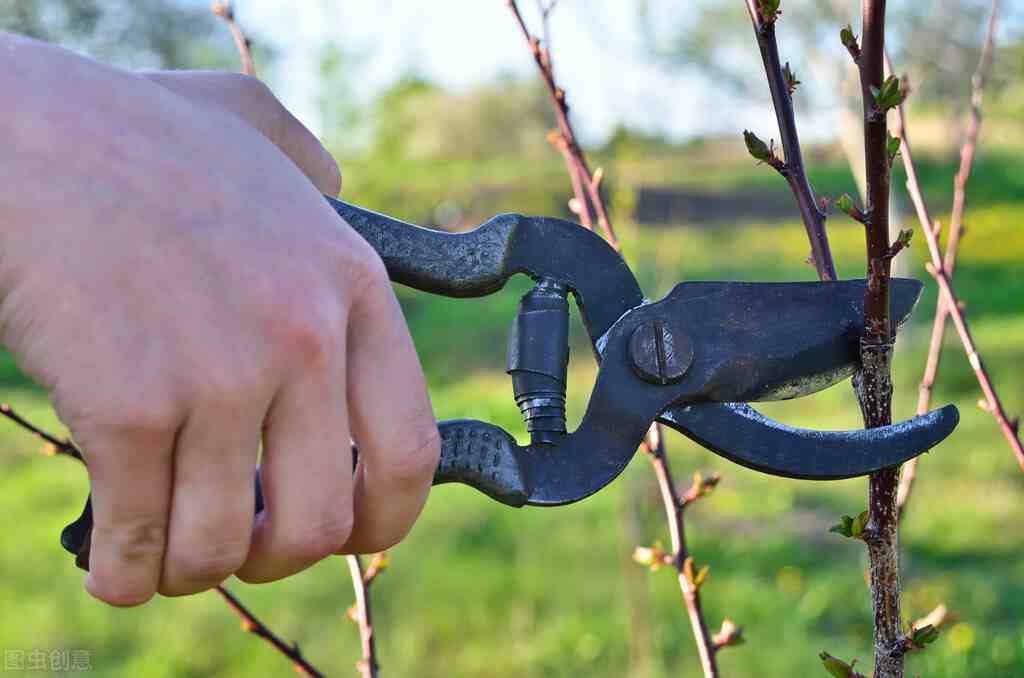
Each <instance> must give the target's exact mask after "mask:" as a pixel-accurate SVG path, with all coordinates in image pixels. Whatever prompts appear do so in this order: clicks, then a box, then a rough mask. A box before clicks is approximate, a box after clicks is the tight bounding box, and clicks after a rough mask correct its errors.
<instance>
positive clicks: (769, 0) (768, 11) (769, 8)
mask: <svg viewBox="0 0 1024 678" xmlns="http://www.w3.org/2000/svg"><path fill="white" fill-rule="evenodd" d="M780 4H782V3H781V0H757V8H758V9H759V10H760V11H761V17H762V18H763V19H764V20H765V22H766V23H769V24H773V23H775V20H776V19H777V18H779V15H780V14H782V12H781V11H780V10H779V5H780Z"/></svg>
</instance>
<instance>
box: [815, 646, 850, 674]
mask: <svg viewBox="0 0 1024 678" xmlns="http://www.w3.org/2000/svg"><path fill="white" fill-rule="evenodd" d="M818 656H819V657H820V658H821V663H822V665H824V667H825V670H826V671H828V672H829V674H830V675H833V676H835V678H852V677H853V676H857V675H860V674H858V673H857V672H855V671H854V670H853V665H854V664H856V663H857V660H854V661H853V663H850V664H847V663H846V662H844V661H843V660H842V659H838V658H836V657H833V656H832V655H830V654H829V653H828V652H821V653H819V654H818Z"/></svg>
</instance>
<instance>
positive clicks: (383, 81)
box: [193, 0, 820, 142]
mask: <svg viewBox="0 0 1024 678" xmlns="http://www.w3.org/2000/svg"><path fill="white" fill-rule="evenodd" d="M193 1H198V0H193ZM520 5H521V7H522V9H523V11H524V14H525V15H526V16H527V20H528V22H529V23H530V24H531V27H532V29H533V30H534V32H539V31H540V28H541V23H540V21H539V15H538V14H537V11H536V4H535V2H534V0H521V2H520ZM235 7H236V13H237V16H238V18H239V21H240V22H241V23H242V24H243V26H245V27H248V29H249V30H250V31H251V32H252V33H253V35H254V37H256V38H257V39H260V40H263V41H266V42H269V43H271V44H272V45H273V46H274V47H275V48H276V49H277V50H278V61H277V63H276V65H275V68H274V69H273V71H272V72H271V73H265V74H264V75H265V77H267V78H268V80H269V81H270V83H271V86H272V87H273V88H274V89H275V91H276V92H277V94H278V96H279V97H280V98H281V99H282V100H283V101H284V102H285V104H286V105H288V107H289V108H291V109H292V110H293V111H295V112H296V114H297V115H298V116H299V117H300V118H301V119H302V120H303V122H305V123H306V124H307V125H308V126H310V127H311V128H312V129H313V130H314V131H319V129H320V121H319V116H318V113H317V103H316V102H317V100H318V97H319V96H320V95H321V91H320V86H319V83H318V82H317V69H318V54H319V53H320V50H321V48H322V47H323V45H324V44H325V42H326V41H328V40H332V39H333V40H335V41H337V42H338V43H339V44H341V45H343V46H344V47H345V48H346V49H348V50H355V51H356V52H357V53H359V54H360V55H361V56H362V61H363V63H362V64H361V65H360V66H359V68H358V76H359V78H360V82H359V83H358V85H357V88H358V90H359V91H360V92H362V93H364V94H365V95H366V96H367V97H369V96H372V94H373V93H375V92H377V91H380V89H381V88H383V87H385V86H387V85H388V84H389V83H391V82H393V81H394V80H395V79H396V78H398V77H400V76H402V75H405V74H409V73H415V74H418V75H422V76H426V77H427V78H429V79H431V80H433V81H435V82H438V83H440V84H441V85H443V86H445V87H448V88H451V89H455V90H459V89H464V88H468V87H471V86H473V85H474V84H475V83H480V82H484V81H487V80H491V79H493V78H494V77H496V76H498V75H500V74H509V73H511V74H514V75H517V76H521V77H537V71H536V66H535V64H534V63H533V61H532V58H531V56H530V53H529V51H528V49H527V47H526V44H525V43H524V41H523V38H522V35H521V34H520V32H519V31H518V28H517V26H516V24H515V22H514V21H513V19H512V16H511V13H510V12H509V10H508V8H507V7H506V4H505V2H504V0H429V1H427V2H424V1H421V0H294V1H293V2H280V0H235ZM635 11H636V10H635V3H632V2H623V1H622V0H561V3H560V4H559V6H558V8H557V9H556V10H555V12H553V13H552V16H551V21H550V28H551V43H552V45H553V52H554V60H555V65H556V72H557V76H558V78H559V81H560V83H561V84H562V86H563V87H564V89H565V90H566V91H567V92H568V93H569V102H570V105H571V106H572V107H573V109H574V111H575V115H574V124H575V125H576V126H577V129H578V132H579V133H580V136H581V137H582V139H583V141H584V142H600V141H601V140H603V139H605V138H607V136H608V135H609V134H610V133H611V131H612V130H613V129H614V128H615V126H616V125H617V124H619V123H625V124H627V125H629V126H631V127H633V128H637V129H641V130H645V131H653V132H661V133H665V134H667V135H669V136H671V137H674V138H686V137H689V136H693V135H697V134H708V133H711V134H737V135H738V134H739V133H740V131H741V130H742V129H744V128H745V127H751V128H754V129H762V130H764V133H765V134H767V135H769V136H770V135H771V134H772V132H774V127H773V125H774V119H773V117H772V113H771V109H770V104H769V103H768V99H767V92H765V94H764V97H763V98H762V99H760V100H755V102H756V105H751V103H752V102H751V100H750V99H749V98H747V99H745V100H741V99H739V98H737V97H736V96H734V95H730V94H727V93H722V92H719V91H715V90H714V89H713V88H712V86H711V84H710V83H709V82H707V80H706V79H705V78H702V77H700V75H699V73H696V72H692V71H687V70H686V69H684V68H679V67H677V68H675V69H668V68H665V67H663V66H659V65H655V64H653V63H651V62H650V60H649V59H647V58H645V57H644V50H643V49H642V46H641V45H640V43H639V40H640V39H641V31H640V29H639V26H638V23H639V22H638V19H637V17H636V15H635ZM751 43H753V40H751ZM756 55H757V52H756V50H755V49H754V48H753V44H752V48H751V56H752V58H754V59H756V58H757V57H756ZM758 66H759V64H758ZM766 89H767V87H766ZM766 116H767V117H766ZM817 126H820V122H819V121H816V120H803V121H802V129H803V131H804V134H805V135H813V134H814V131H813V129H814V127H817Z"/></svg>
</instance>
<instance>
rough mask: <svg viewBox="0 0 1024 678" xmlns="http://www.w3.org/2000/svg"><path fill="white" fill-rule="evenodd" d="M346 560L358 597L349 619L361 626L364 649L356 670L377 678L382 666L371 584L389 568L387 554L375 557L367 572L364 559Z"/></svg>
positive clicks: (365, 677)
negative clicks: (375, 635)
mask: <svg viewBox="0 0 1024 678" xmlns="http://www.w3.org/2000/svg"><path fill="white" fill-rule="evenodd" d="M345 560H347V561H348V569H349V572H350V573H351V575H352V588H353V590H354V591H355V595H356V602H355V604H354V605H353V606H352V608H350V610H349V617H350V618H351V619H352V620H353V621H354V622H355V623H356V624H358V625H359V639H360V641H361V643H362V647H363V657H362V659H360V660H359V661H358V662H357V663H356V668H357V669H359V675H361V676H362V677H363V678H377V676H378V675H379V672H380V664H379V663H378V662H377V643H376V639H375V637H374V629H373V610H372V609H371V607H370V584H372V583H373V580H374V579H376V578H377V575H378V574H380V572H381V571H383V570H384V568H385V567H387V554H384V553H378V554H377V555H375V556H374V557H373V560H371V561H370V566H369V567H368V568H367V569H366V570H365V571H364V570H363V561H362V558H360V557H359V556H357V555H349V556H345Z"/></svg>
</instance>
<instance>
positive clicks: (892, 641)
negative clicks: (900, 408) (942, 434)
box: [854, 0, 907, 678]
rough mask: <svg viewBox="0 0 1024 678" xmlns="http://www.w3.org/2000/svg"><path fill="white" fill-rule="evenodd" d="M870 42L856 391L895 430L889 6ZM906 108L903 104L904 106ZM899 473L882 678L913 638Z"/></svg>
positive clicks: (883, 606) (865, 410) (882, 542)
mask: <svg viewBox="0 0 1024 678" xmlns="http://www.w3.org/2000/svg"><path fill="white" fill-rule="evenodd" d="M862 9H863V30H864V36H863V42H862V44H861V49H860V54H859V57H858V59H857V67H858V69H859V71H860V82H861V96H862V98H863V110H864V160H865V174H866V179H867V195H866V201H865V202H866V204H865V208H864V213H865V216H866V220H865V224H864V226H865V228H864V232H865V239H866V244H867V259H868V285H867V289H866V291H865V294H864V321H865V331H864V334H863V336H862V337H861V367H860V370H859V371H858V372H857V374H856V375H855V376H854V388H855V390H856V392H857V398H858V401H859V402H860V407H861V412H862V414H863V415H864V426H865V427H866V428H876V427H879V426H886V425H888V424H891V423H892V375H891V363H892V352H893V331H892V326H891V323H890V321H889V277H890V270H891V263H892V254H893V250H892V249H891V246H890V244H889V188H890V185H889V183H890V160H889V154H888V138H889V136H888V128H887V126H886V111H887V110H888V109H889V108H892V105H891V100H892V97H893V96H896V95H890V96H889V97H888V98H886V97H883V96H881V93H885V92H887V91H891V87H892V84H891V83H890V84H889V87H885V86H883V82H884V81H883V74H884V65H883V62H884V53H885V0H864V1H863V4H862ZM897 103H898V102H897ZM898 483H899V468H898V467H896V468H887V469H883V470H881V471H877V472H875V473H872V474H871V476H870V478H869V480H868V487H869V490H868V511H869V513H868V515H869V519H868V524H867V526H866V528H865V530H864V535H863V537H864V541H865V542H866V543H867V548H868V559H869V568H868V569H869V575H870V580H871V596H872V607H873V609H874V626H875V632H874V649H875V652H874V654H875V674H874V675H875V677H876V678H900V677H902V676H903V658H904V655H905V654H906V646H907V643H906V638H905V636H904V634H903V629H902V627H901V617H900V571H899V550H898V549H899V542H898V539H899V537H898V526H899V518H898V513H897V510H896V494H897V486H898Z"/></svg>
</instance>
